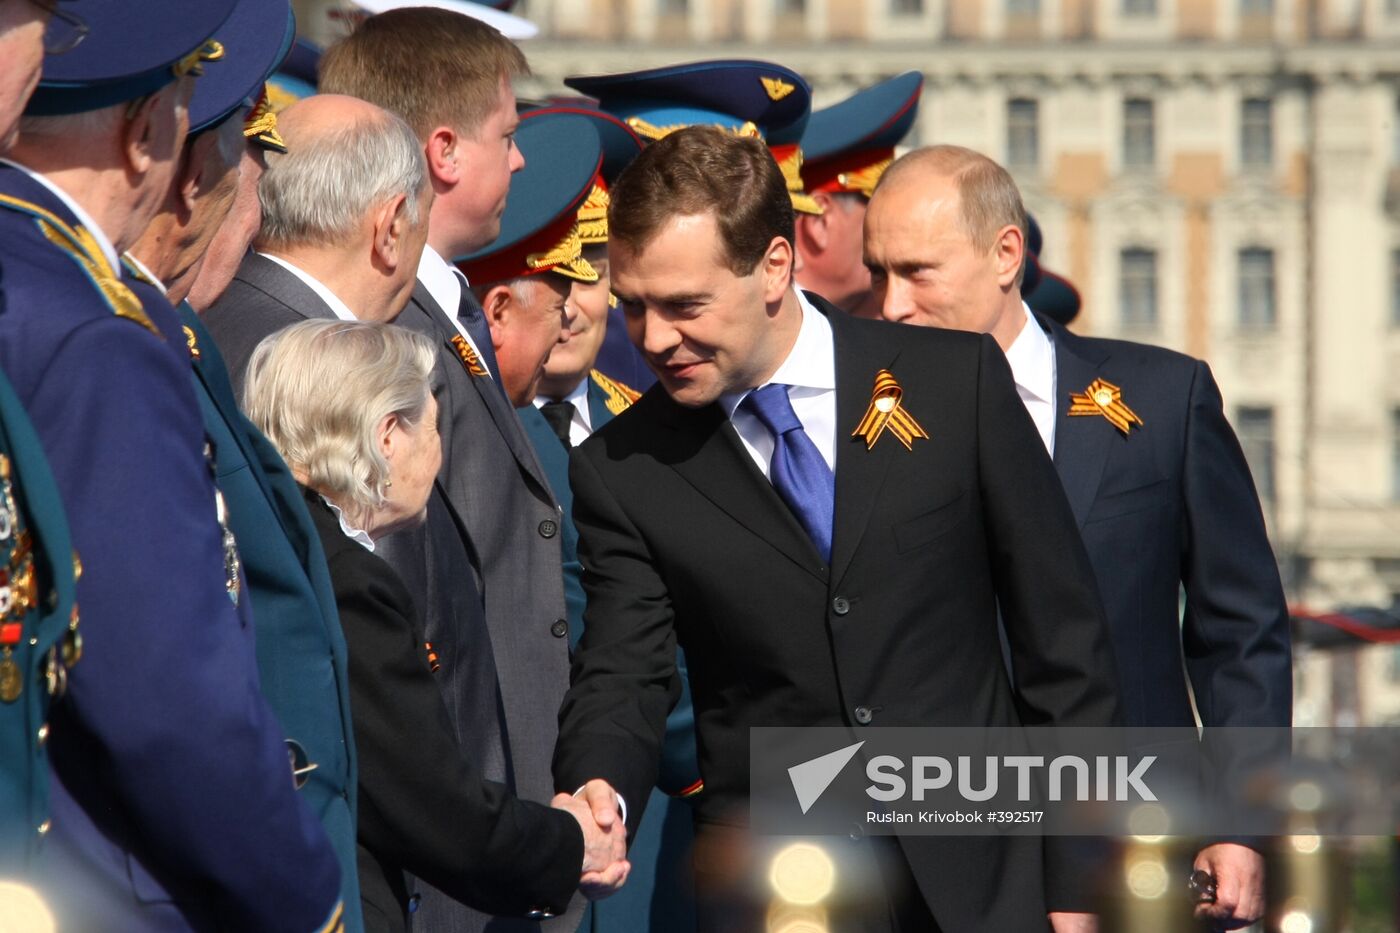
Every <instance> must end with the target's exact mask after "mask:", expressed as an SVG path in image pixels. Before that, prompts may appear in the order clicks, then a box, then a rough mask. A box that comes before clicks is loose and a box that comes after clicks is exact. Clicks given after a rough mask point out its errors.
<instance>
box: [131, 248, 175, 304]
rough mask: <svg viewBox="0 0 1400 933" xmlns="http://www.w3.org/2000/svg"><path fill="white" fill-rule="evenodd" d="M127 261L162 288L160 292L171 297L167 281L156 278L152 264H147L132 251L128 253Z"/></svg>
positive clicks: (153, 283)
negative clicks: (132, 253) (166, 285)
mask: <svg viewBox="0 0 1400 933" xmlns="http://www.w3.org/2000/svg"><path fill="white" fill-rule="evenodd" d="M126 261H127V262H129V263H131V264H132V265H133V266H135V267H136V271H137V272H139V273H141V274H142V275H144V276H145V277H146V278H147V279H149V280H150V282H151V284H152V285H154V286H155V287H156V288H158V289H160V293H161V294H162V295H165V296H166V297H167V298H168V297H170V292H169V290H167V289H166V287H165V283H164V282H162V281H161V280H160V279H158V278H156V274H155V273H154V272H152V271H151V267H150V266H148V265H146V264H145V263H144V262H142V261H141V260H139V259H137V258H136V257H135V256H133V255H131V254H130V253H127V254H126Z"/></svg>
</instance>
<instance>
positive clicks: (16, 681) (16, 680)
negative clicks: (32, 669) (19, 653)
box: [0, 645, 24, 703]
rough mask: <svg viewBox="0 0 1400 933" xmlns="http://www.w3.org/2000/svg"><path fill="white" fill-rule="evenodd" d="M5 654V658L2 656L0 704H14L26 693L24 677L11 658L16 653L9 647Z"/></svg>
mask: <svg viewBox="0 0 1400 933" xmlns="http://www.w3.org/2000/svg"><path fill="white" fill-rule="evenodd" d="M3 652H4V654H3V656H0V702H4V703H13V702H14V701H15V700H18V699H19V695H20V694H21V693H23V692H24V677H23V676H21V674H20V670H19V665H18V664H16V663H15V662H14V659H13V658H12V657H11V655H12V654H13V653H14V652H12V651H11V650H10V648H9V646H8V645H7V646H6V647H5V648H4V649H3Z"/></svg>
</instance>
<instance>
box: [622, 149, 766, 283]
mask: <svg viewBox="0 0 1400 933" xmlns="http://www.w3.org/2000/svg"><path fill="white" fill-rule="evenodd" d="M610 195H611V198H612V204H611V205H610V206H609V207H608V236H609V238H610V239H611V240H612V241H613V242H622V243H625V244H627V246H628V247H629V248H630V249H633V250H639V249H641V248H642V247H644V246H646V244H647V243H648V242H650V241H651V239H652V237H654V236H655V235H656V233H657V231H658V230H660V229H661V227H662V226H663V225H665V223H666V222H667V221H668V220H670V219H671V218H672V217H676V216H689V215H698V214H714V216H715V220H716V221H717V222H718V224H719V233H720V242H721V243H722V244H723V245H724V259H725V265H726V266H728V268H729V270H730V271H731V272H733V273H734V274H735V275H750V274H751V273H752V272H753V270H754V269H755V268H757V266H758V264H759V262H760V261H761V260H762V259H763V257H764V255H765V254H767V252H768V246H769V244H771V243H772V242H773V239H774V238H775V237H782V238H783V239H785V240H787V241H788V242H789V243H791V242H792V241H793V215H792V199H791V198H790V197H789V196H788V191H787V184H786V183H785V182H784V181H783V173H782V172H781V171H780V170H779V169H778V163H777V162H775V161H773V155H772V153H770V152H769V151H768V147H767V146H765V145H764V144H763V141H762V140H759V139H755V138H752V137H746V136H736V135H735V134H733V133H728V132H725V131H724V130H721V129H719V128H717V127H713V126H691V127H687V128H685V129H682V130H677V131H675V132H674V133H671V134H670V135H668V136H666V137H665V138H664V139H661V140H659V141H657V142H654V143H652V144H651V145H650V146H648V147H647V148H646V149H645V150H643V152H642V153H641V155H639V156H637V158H636V159H635V160H633V162H632V164H631V165H629V166H627V168H626V170H625V171H623V173H622V174H621V175H620V176H619V177H618V179H617V183H616V184H615V185H613V188H612V191H611V192H610Z"/></svg>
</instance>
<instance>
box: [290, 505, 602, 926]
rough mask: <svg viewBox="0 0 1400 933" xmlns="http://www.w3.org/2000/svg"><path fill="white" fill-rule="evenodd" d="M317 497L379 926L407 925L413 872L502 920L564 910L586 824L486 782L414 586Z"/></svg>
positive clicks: (364, 869) (362, 839)
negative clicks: (441, 682) (431, 646)
mask: <svg viewBox="0 0 1400 933" xmlns="http://www.w3.org/2000/svg"><path fill="white" fill-rule="evenodd" d="M306 502H307V508H308V509H309V510H310V512H311V517H312V520H313V521H314V522H315V525H316V531H317V533H318V534H319V535H320V538H321V543H322V545H323V546H324V548H325V551H326V559H327V563H328V564H329V565H330V571H331V582H332V583H333V585H334V587H335V598H336V606H337V608H338V609H339V610H340V621H341V625H342V626H343V627H344V629H345V641H346V644H347V646H348V649H349V657H350V706H351V713H352V715H353V717H354V727H355V745H356V747H357V749H358V751H359V764H360V778H359V792H360V793H359V801H360V812H359V829H358V834H357V835H358V841H359V865H360V886H361V898H362V900H363V903H364V913H365V925H366V928H367V930H369V931H377V930H384V931H391V930H392V931H399V930H404V929H406V927H407V909H408V890H407V885H406V882H405V879H404V873H405V872H412V873H413V875H415V876H416V877H418V878H422V879H424V880H426V881H428V882H429V883H431V884H432V885H433V886H434V887H436V888H437V889H438V890H440V891H443V892H445V893H447V894H449V895H450V896H452V897H454V898H457V899H459V900H461V901H462V902H464V903H467V904H470V905H472V906H473V907H476V908H477V909H480V910H484V911H489V912H491V913H500V914H512V915H517V916H520V915H524V914H526V913H528V912H529V911H531V910H535V909H538V908H546V909H549V910H552V911H556V912H558V911H563V910H564V909H565V907H566V906H567V905H568V903H569V900H570V898H571V897H572V895H573V893H574V890H575V888H576V887H577V886H578V879H579V872H580V869H581V866H582V864H583V835H582V833H581V832H580V831H579V827H578V823H577V822H575V820H574V818H573V817H572V816H571V815H569V814H568V813H566V812H564V811H562V810H554V809H550V808H549V807H547V806H544V805H542V804H538V803H532V802H529V801H524V800H519V799H517V798H516V797H515V796H513V795H512V794H511V793H510V791H509V790H508V789H507V788H506V787H505V786H504V785H502V784H499V783H495V782H491V781H486V780H483V779H482V777H481V774H480V771H479V770H478V769H477V768H476V767H475V765H474V764H473V763H472V762H471V761H469V760H468V759H467V757H466V756H465V755H463V754H462V752H461V750H460V749H459V747H458V745H457V741H456V738H455V736H454V735H453V731H452V724H451V723H450V722H449V721H448V718H447V710H446V709H445V708H444V706H443V703H442V697H441V695H440V693H439V691H438V687H437V685H436V684H435V683H434V682H433V678H432V675H431V674H430V673H429V663H428V657H427V652H426V649H425V647H424V643H423V637H422V635H421V633H420V631H419V630H418V627H417V624H416V622H415V621H414V619H415V614H414V608H413V603H412V599H411V598H410V596H409V594H408V591H407V589H405V588H404V585H403V583H402V582H401V581H400V580H399V578H398V576H397V575H396V574H395V573H394V571H393V569H392V568H390V567H389V565H388V564H386V563H385V562H384V561H383V560H381V559H380V558H378V557H376V556H375V555H373V554H371V553H370V552H369V551H367V550H365V549H364V548H363V547H361V546H360V545H359V544H358V543H356V542H354V541H352V540H350V539H349V538H347V537H346V536H345V535H344V533H342V532H341V530H340V524H339V522H338V521H337V520H336V517H335V515H334V514H333V513H332V512H331V510H330V509H329V508H327V507H326V505H325V503H324V502H322V501H321V498H320V496H318V495H316V494H315V493H313V492H310V491H307V492H306Z"/></svg>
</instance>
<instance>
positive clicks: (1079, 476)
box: [1041, 319, 1293, 727]
mask: <svg viewBox="0 0 1400 933" xmlns="http://www.w3.org/2000/svg"><path fill="white" fill-rule="evenodd" d="M1041 326H1042V327H1044V328H1045V329H1046V330H1047V331H1048V332H1049V334H1050V337H1051V340H1052V341H1053V343H1054V346H1055V370H1056V381H1057V389H1056V395H1057V398H1056V401H1055V404H1056V406H1057V408H1056V415H1055V419H1056V420H1055V467H1056V469H1057V470H1058V471H1059V473H1060V479H1061V481H1062V482H1063V483H1064V486H1065V492H1066V494H1067V495H1068V497H1069V503H1070V507H1071V508H1072V509H1073V510H1074V516H1075V520H1076V522H1077V524H1078V525H1079V529H1080V531H1081V533H1082V534H1083V537H1084V545H1085V548H1086V549H1087V550H1088V552H1089V559H1090V561H1091V562H1092V563H1093V565H1094V570H1095V574H1096V576H1097V578H1098V584H1099V593H1100V594H1101V596H1102V598H1103V603H1104V609H1105V611H1106V612H1107V615H1108V621H1109V627H1110V630H1111V633H1112V638H1113V647H1114V653H1115V655H1116V657H1117V662H1118V672H1119V674H1120V676H1121V677H1122V691H1123V709H1124V715H1125V718H1126V720H1127V724H1128V725H1130V726H1190V725H1192V724H1193V723H1194V722H1195V720H1194V718H1193V717H1192V714H1191V700H1190V697H1189V696H1188V693H1187V683H1188V681H1189V682H1190V686H1191V690H1192V692H1194V694H1195V697H1196V705H1197V707H1198V709H1199V712H1200V715H1201V722H1202V723H1203V724H1204V725H1206V726H1285V727H1286V726H1288V725H1289V724H1290V723H1291V721H1292V702H1293V673H1292V652H1291V649H1290V645H1289V631H1288V609H1287V605H1286V603H1285V601H1284V595H1283V586H1282V584H1281V583H1280V581H1279V573H1278V564H1277V562H1276V561H1275V559H1274V553H1273V549H1272V548H1271V547H1270V546H1269V539H1268V535H1267V533H1266V531H1265V527H1264V517H1263V514H1262V513H1261V511H1260V508H1259V497H1258V496H1257V495H1256V493H1255V491H1254V483H1253V481H1252V480H1251V478H1250V475H1249V466H1248V465H1247V464H1246V463H1245V459H1244V454H1243V452H1241V450H1240V445H1239V442H1238V441H1237V440H1236V439H1235V434H1234V432H1233V431H1232V430H1231V429H1230V425H1229V423H1228V422H1227V421H1226V420H1225V413H1224V410H1223V407H1222V404H1221V399H1220V390H1219V389H1217V388H1216V385H1215V380H1214V379H1213V378H1212V377H1211V374H1210V367H1208V366H1207V365H1206V364H1205V363H1203V362H1201V361H1199V360H1195V359H1192V358H1190V357H1188V356H1183V355H1182V354H1180V353H1174V352H1172V351H1170V350H1164V349H1162V348H1160V347H1152V346H1145V345H1142V344H1136V343H1127V342H1124V341H1121V340H1102V339H1092V338H1086V337H1080V336H1077V335H1075V334H1072V333H1070V332H1069V331H1067V330H1065V328H1063V327H1061V326H1060V325H1059V324H1056V323H1054V322H1052V321H1047V320H1044V319H1041ZM1099 378H1101V379H1104V380H1105V381H1107V382H1111V383H1113V384H1114V385H1116V386H1118V387H1119V388H1120V389H1122V390H1123V402H1124V403H1125V404H1127V405H1128V407H1130V408H1132V409H1133V411H1135V412H1136V413H1137V414H1138V415H1139V417H1141V418H1142V419H1143V426H1142V427H1141V428H1138V427H1134V428H1132V429H1131V431H1130V432H1129V433H1128V434H1127V435H1123V434H1122V433H1120V432H1119V431H1118V429H1117V428H1115V427H1114V426H1113V425H1112V424H1110V423H1109V422H1108V421H1107V420H1106V419H1104V418H1101V417H1070V416H1069V414H1068V412H1069V407H1070V394H1071V393H1076V392H1084V391H1085V390H1086V389H1087V387H1088V386H1089V384H1090V383H1091V382H1093V381H1094V380H1095V379H1099ZM1183 586H1184V587H1185V590H1186V611H1185V614H1184V616H1183V615H1182V613H1181V602H1180V593H1181V588H1182V587H1183ZM1183 652H1184V656H1183ZM1183 666H1184V670H1183Z"/></svg>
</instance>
